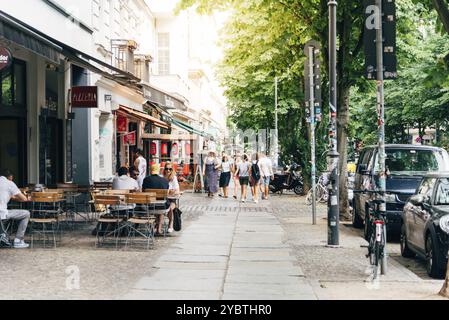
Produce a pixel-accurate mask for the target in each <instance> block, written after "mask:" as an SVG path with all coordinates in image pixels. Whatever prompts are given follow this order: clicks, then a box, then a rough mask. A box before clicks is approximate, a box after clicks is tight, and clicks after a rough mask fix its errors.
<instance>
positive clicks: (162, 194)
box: [144, 189, 169, 237]
mask: <svg viewBox="0 0 449 320" xmlns="http://www.w3.org/2000/svg"><path fill="white" fill-rule="evenodd" d="M144 192H148V193H154V194H156V201H154V202H153V203H152V205H153V209H154V214H155V215H162V219H163V221H162V223H163V227H162V228H163V230H164V237H165V236H166V235H167V228H168V224H167V221H166V220H167V219H166V218H167V213H168V209H167V208H166V205H167V197H168V192H169V190H168V189H146V190H144Z"/></svg>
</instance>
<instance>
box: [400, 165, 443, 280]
mask: <svg viewBox="0 0 449 320" xmlns="http://www.w3.org/2000/svg"><path fill="white" fill-rule="evenodd" d="M402 221H403V223H402V227H401V254H402V256H403V257H406V258H413V257H415V255H418V256H420V257H421V258H424V259H426V262H427V273H428V274H429V276H431V277H433V278H443V277H444V275H445V273H446V268H447V260H448V250H449V172H448V173H437V174H429V175H426V176H425V177H424V178H423V179H422V182H421V184H420V186H419V187H418V189H417V190H416V193H415V195H413V196H412V197H411V198H410V199H409V200H408V201H407V203H406V204H405V206H404V211H403V213H402Z"/></svg>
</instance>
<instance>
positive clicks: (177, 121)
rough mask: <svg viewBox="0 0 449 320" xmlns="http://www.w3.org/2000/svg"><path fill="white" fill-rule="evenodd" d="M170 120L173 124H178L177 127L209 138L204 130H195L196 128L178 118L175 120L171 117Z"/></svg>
mask: <svg viewBox="0 0 449 320" xmlns="http://www.w3.org/2000/svg"><path fill="white" fill-rule="evenodd" d="M171 122H172V124H173V125H175V126H178V127H179V128H181V129H183V130H186V131H187V132H190V133H193V134H197V135H199V136H202V137H206V138H209V135H208V134H207V133H206V132H204V131H200V130H197V129H195V128H193V127H191V126H189V125H188V124H186V123H184V122H182V121H179V120H176V119H174V118H172V119H171Z"/></svg>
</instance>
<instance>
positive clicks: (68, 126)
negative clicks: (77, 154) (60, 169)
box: [65, 120, 73, 182]
mask: <svg viewBox="0 0 449 320" xmlns="http://www.w3.org/2000/svg"><path fill="white" fill-rule="evenodd" d="M65 161H66V181H68V182H69V181H72V180H73V170H72V166H73V164H72V121H71V120H67V121H66V155H65Z"/></svg>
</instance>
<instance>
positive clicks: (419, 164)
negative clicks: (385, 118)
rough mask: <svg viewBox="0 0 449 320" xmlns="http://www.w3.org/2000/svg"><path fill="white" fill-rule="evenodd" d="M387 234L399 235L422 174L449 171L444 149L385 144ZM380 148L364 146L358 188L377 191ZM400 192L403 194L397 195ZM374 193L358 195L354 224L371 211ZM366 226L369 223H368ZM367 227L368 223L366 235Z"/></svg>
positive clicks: (362, 220)
mask: <svg viewBox="0 0 449 320" xmlns="http://www.w3.org/2000/svg"><path fill="white" fill-rule="evenodd" d="M385 152H386V160H385V164H386V169H387V181H386V191H387V196H386V200H387V203H386V211H387V230H388V231H387V233H388V234H390V235H391V234H399V232H400V228H401V224H402V211H403V208H404V204H405V202H406V201H407V200H408V198H409V197H410V196H412V195H413V194H414V193H415V191H416V188H417V186H418V185H419V183H420V182H421V179H422V177H423V176H424V175H425V174H428V173H429V172H438V171H446V170H447V171H449V155H448V153H447V152H446V150H444V149H442V148H436V147H430V146H422V145H399V144H397V145H395V144H389V145H386V146H385ZM378 155H379V152H378V148H377V146H370V147H366V148H364V149H363V150H362V151H361V153H360V157H359V161H358V163H357V169H356V176H355V182H354V188H355V190H374V189H375V188H376V187H378V185H379V167H378V166H379V165H378ZM392 192H398V193H401V194H393V193H392ZM372 198H373V195H372V194H361V193H357V194H355V195H354V201H353V215H352V223H353V225H354V227H357V228H361V227H362V226H363V225H364V224H365V223H364V221H365V220H366V215H367V213H368V209H367V208H368V206H369V201H371V200H372ZM365 225H366V224H365ZM366 236H367V228H366V226H365V237H366Z"/></svg>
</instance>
